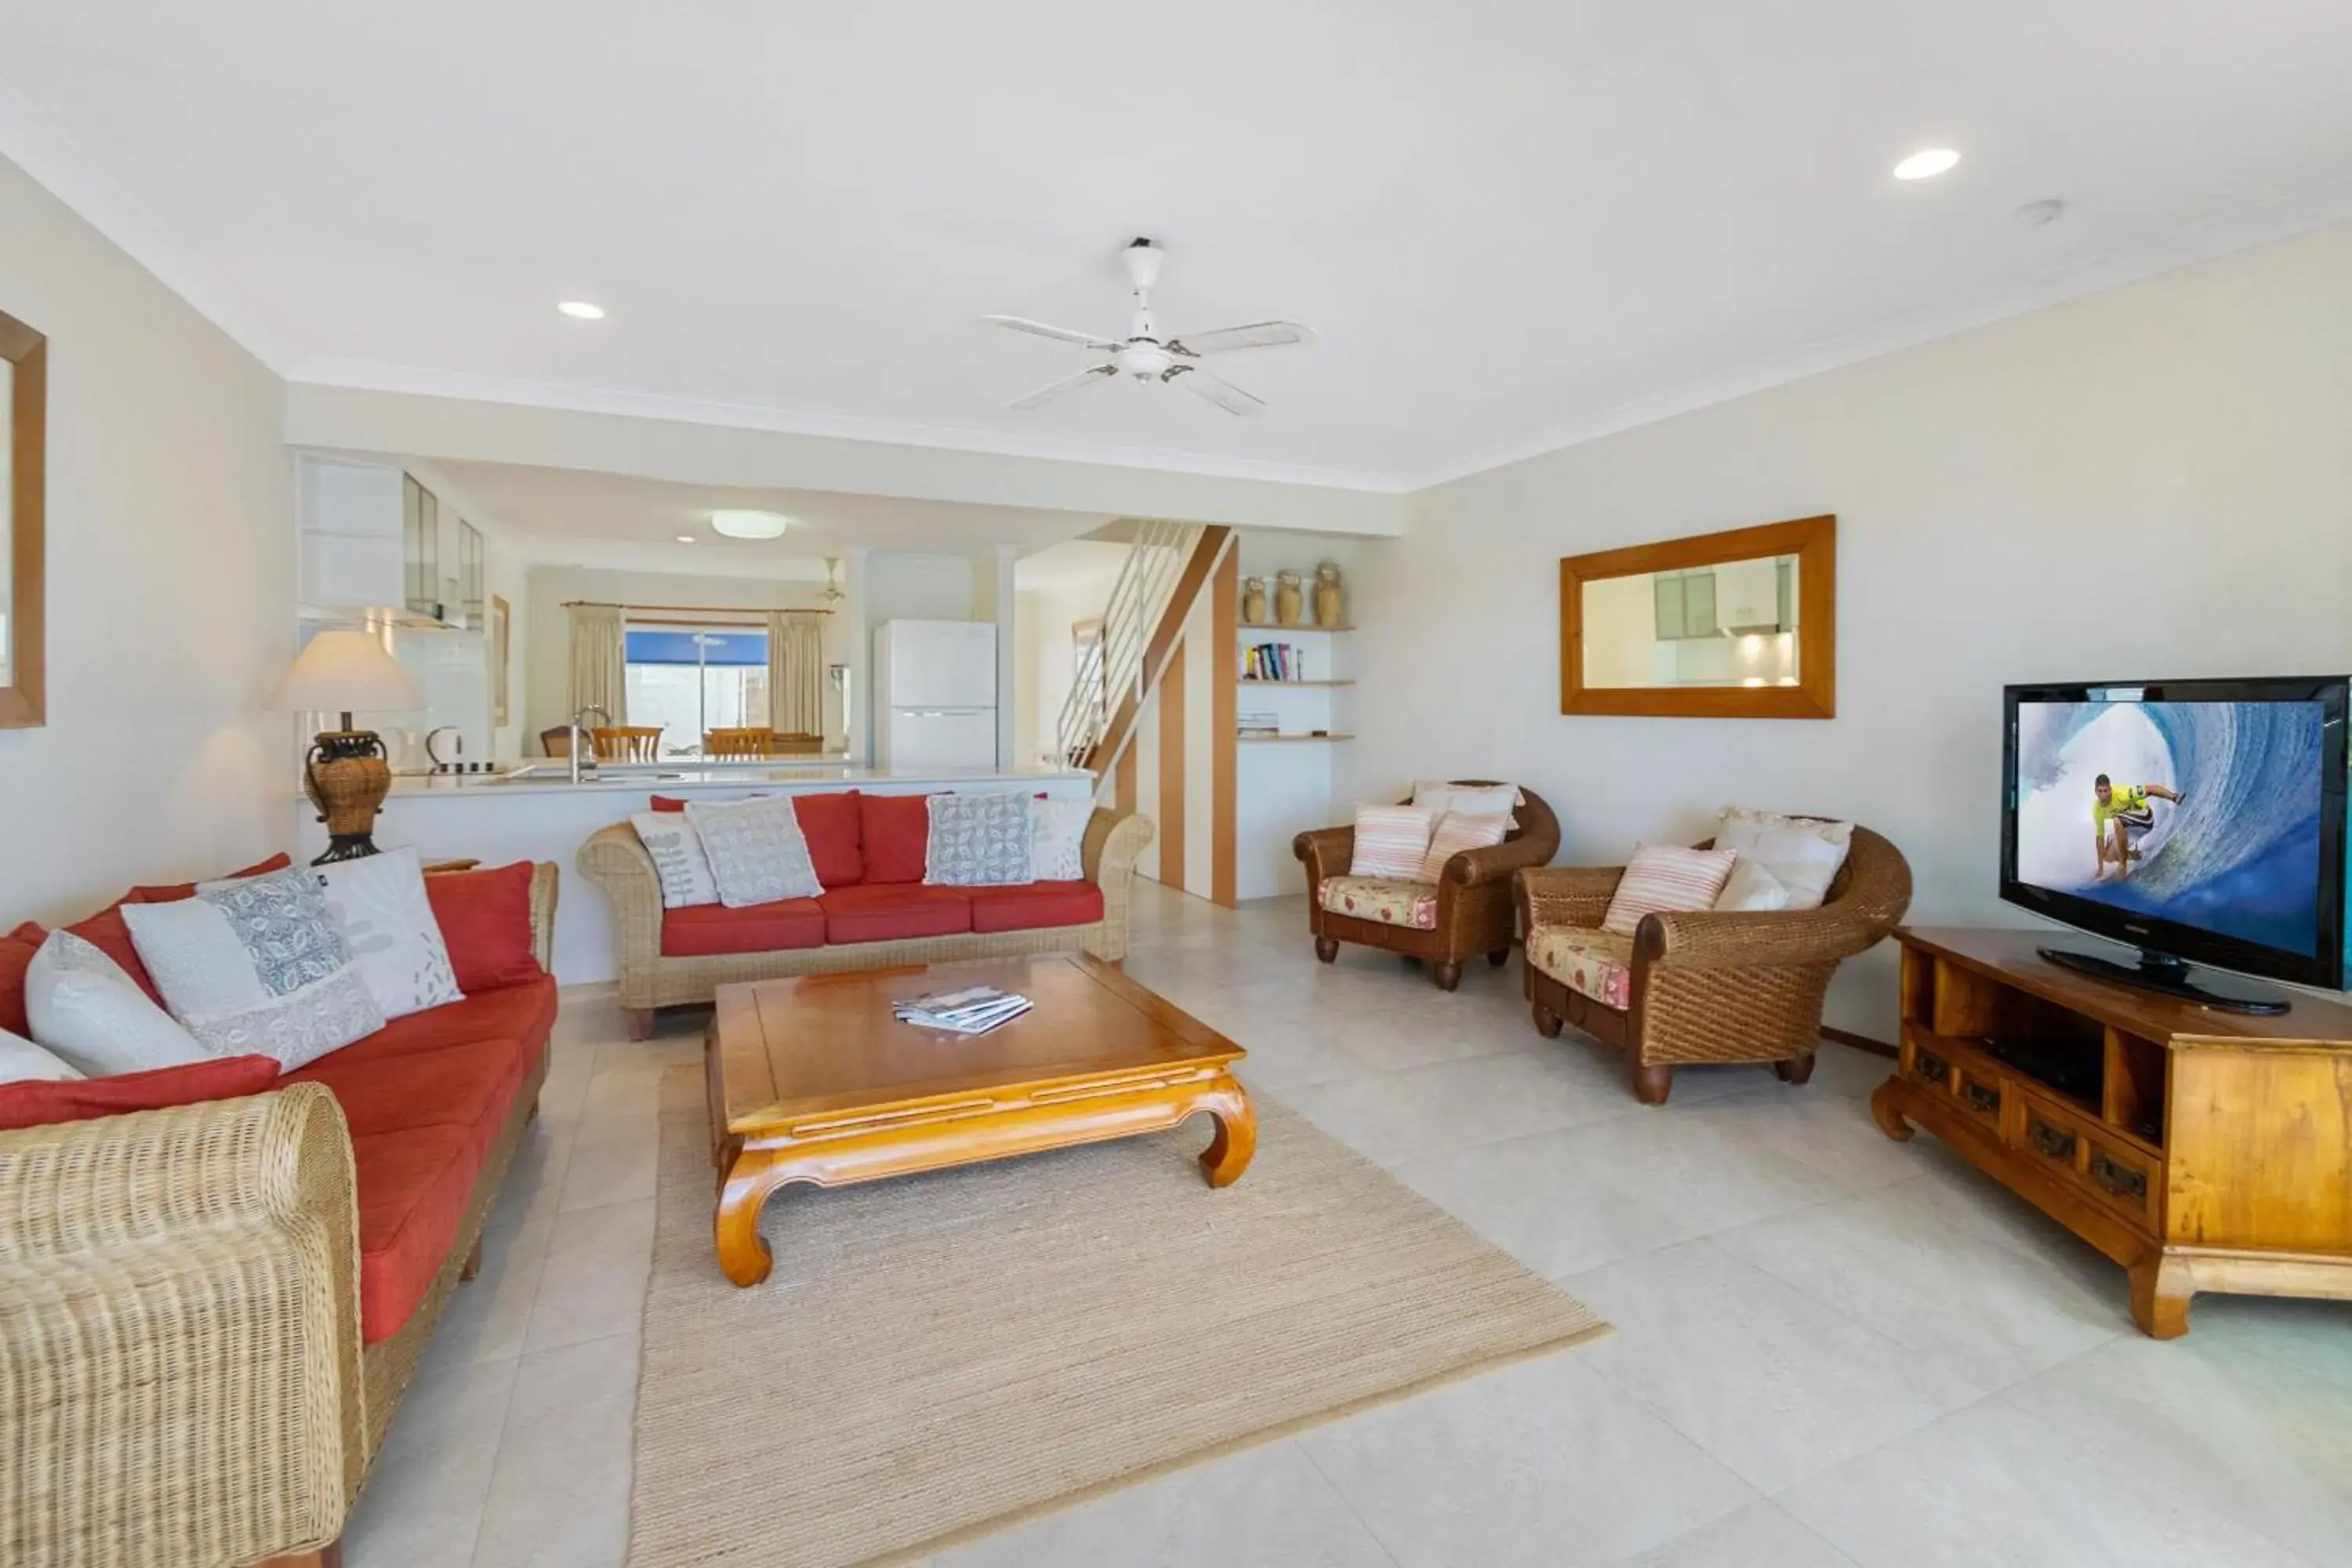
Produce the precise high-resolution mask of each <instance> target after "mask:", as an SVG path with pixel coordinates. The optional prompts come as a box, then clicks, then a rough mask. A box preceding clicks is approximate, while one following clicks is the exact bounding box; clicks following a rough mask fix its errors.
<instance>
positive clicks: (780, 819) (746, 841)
mask: <svg viewBox="0 0 2352 1568" xmlns="http://www.w3.org/2000/svg"><path fill="white" fill-rule="evenodd" d="M686 818H687V820H688V822H691V823H693V824H694V831H695V833H696V834H697V835H698V836H699V837H700V838H701V839H702V854H703V858H704V859H706V860H708V861H709V863H710V876H711V879H712V880H713V881H715V882H717V883H718V884H719V902H720V903H722V904H724V905H726V906H727V907H728V908H729V909H730V910H740V909H742V908H744V907H745V906H746V905H750V904H772V903H774V902H776V901H777V900H780V899H814V898H815V897H816V896H817V895H818V894H819V893H822V892H824V885H823V884H821V883H820V882H818V881H817V879H816V868H815V867H814V866H813V865H811V864H810V863H809V851H808V840H807V839H806V838H804V837H802V836H801V819H800V818H799V817H798V816H795V815H794V814H793V801H792V797H791V796H790V795H755V796H753V797H752V798H751V799H750V800H736V801H729V802H727V803H725V804H724V805H703V804H702V803H701V802H699V801H689V802H688V803H687V807H686Z"/></svg>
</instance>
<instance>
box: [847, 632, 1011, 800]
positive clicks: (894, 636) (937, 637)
mask: <svg viewBox="0 0 2352 1568" xmlns="http://www.w3.org/2000/svg"><path fill="white" fill-rule="evenodd" d="M874 765H875V766H876V767H877V768H890V769H895V770H897V771H899V772H902V773H930V772H935V771H940V770H952V769H958V768H993V767H995V766H996V765H997V762H996V627H995V626H994V625H993V624H992V623H991V622H988V621H885V622H883V623H882V624H881V625H880V626H877V627H875V628H874Z"/></svg>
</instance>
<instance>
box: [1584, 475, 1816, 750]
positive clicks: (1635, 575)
mask: <svg viewBox="0 0 2352 1568" xmlns="http://www.w3.org/2000/svg"><path fill="white" fill-rule="evenodd" d="M1559 710H1560V711H1561V712H1562V713H1614V714H1630V715H1641V716H1648V717H1656V718H1673V719H1828V718H1832V717H1833V716H1835V714H1836V712H1837V519H1836V518H1834V517H1806V518H1799V519H1797V520H1796V521H1791V522H1774V523H1767V524H1764V525H1763V526H1761V527H1759V528H1735V529H1732V530H1729V531H1726V532H1723V533H1702V534H1696V535H1693V536H1692V537H1690V538H1687V539H1669V540H1665V541H1663V542H1659V543H1656V544H1637V545H1633V546H1630V547H1628V548H1626V549H1622V550H1603V551H1601V552H1597V553H1594V554H1591V555H1570V556H1566V557H1563V558H1562V559H1561V561H1560V563H1559Z"/></svg>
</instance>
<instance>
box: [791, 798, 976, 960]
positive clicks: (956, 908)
mask: <svg viewBox="0 0 2352 1568" xmlns="http://www.w3.org/2000/svg"><path fill="white" fill-rule="evenodd" d="M866 798H868V799H869V800H870V799H872V798H873V797H872V796H870V795H869V796H867V797H866ZM963 894H964V890H963V889H961V888H926V887H924V886H923V885H922V884H921V883H919V882H918V883H914V884H912V885H909V884H908V883H904V882H888V883H882V884H879V885H877V884H875V883H871V882H869V883H867V884H866V886H864V887H859V888H840V889H835V890H833V891H831V892H828V893H826V894H825V895H824V897H823V898H821V899H819V900H817V902H818V903H819V904H821V905H823V906H824V938H825V941H826V942H829V943H831V944H833V945H834V946H836V947H838V946H840V945H841V944H842V943H844V942H900V941H904V940H905V939H907V938H908V937H917V936H954V935H956V934H958V933H959V932H961V931H970V930H971V900H970V899H967V898H965V897H964V896H963Z"/></svg>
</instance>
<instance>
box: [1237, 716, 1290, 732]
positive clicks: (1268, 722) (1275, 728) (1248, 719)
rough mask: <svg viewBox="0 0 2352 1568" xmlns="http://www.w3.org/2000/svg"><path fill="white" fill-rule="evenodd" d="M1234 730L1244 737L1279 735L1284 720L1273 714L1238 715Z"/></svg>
mask: <svg viewBox="0 0 2352 1568" xmlns="http://www.w3.org/2000/svg"><path fill="white" fill-rule="evenodd" d="M1234 730H1235V731H1236V732H1238V733H1240V734H1243V735H1279V734H1280V733H1282V720H1281V719H1280V717H1279V716H1277V715H1276V714H1273V713H1236V714H1234Z"/></svg>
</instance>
